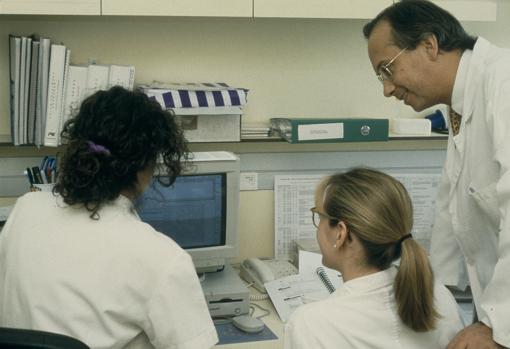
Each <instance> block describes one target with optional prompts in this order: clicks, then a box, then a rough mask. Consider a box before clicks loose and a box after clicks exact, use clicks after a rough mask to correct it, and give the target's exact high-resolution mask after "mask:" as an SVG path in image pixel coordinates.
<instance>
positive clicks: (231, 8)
mask: <svg viewBox="0 0 510 349" xmlns="http://www.w3.org/2000/svg"><path fill="white" fill-rule="evenodd" d="M434 2H435V3H437V4H438V5H439V6H442V7H443V8H445V9H447V10H448V11H450V12H451V13H452V14H454V15H455V16H456V17H457V18H458V19H460V20H461V21H486V22H493V21H496V19H497V0H436V1H434ZM392 3H393V0H356V1H353V0H316V1H310V0H144V1H140V0H0V15H1V14H6V15H7V14H11V15H95V16H100V15H103V16H177V17H190V16H191V17H249V18H317V19H320V18H330V19H369V18H373V17H374V16H375V15H376V14H377V13H379V11H381V10H382V9H384V8H385V7H387V6H389V5H391V4H392Z"/></svg>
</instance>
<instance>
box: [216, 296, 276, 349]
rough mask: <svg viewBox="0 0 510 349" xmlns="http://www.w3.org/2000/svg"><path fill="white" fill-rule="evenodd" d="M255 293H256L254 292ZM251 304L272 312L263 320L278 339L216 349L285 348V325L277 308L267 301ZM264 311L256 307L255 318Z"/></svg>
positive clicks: (224, 345)
mask: <svg viewBox="0 0 510 349" xmlns="http://www.w3.org/2000/svg"><path fill="white" fill-rule="evenodd" d="M250 292H254V291H253V289H250ZM254 293H255V292H254ZM250 303H256V304H258V305H260V306H261V307H263V308H265V309H267V310H269V311H270V313H269V315H267V316H265V317H263V318H262V319H261V320H262V321H264V323H265V324H266V326H267V327H269V329H270V330H271V331H273V333H274V334H275V335H276V336H277V337H278V339H275V340H269V341H258V342H245V343H236V344H223V345H216V346H214V348H222V349H281V348H283V328H284V323H283V322H281V321H280V318H279V317H278V314H277V313H276V310H275V308H274V307H273V303H271V300H269V299H266V300H263V301H251V302H250ZM262 314H263V311H262V310H260V309H259V308H257V307H255V313H254V315H255V316H259V315H262Z"/></svg>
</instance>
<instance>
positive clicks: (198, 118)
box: [139, 83, 248, 142]
mask: <svg viewBox="0 0 510 349" xmlns="http://www.w3.org/2000/svg"><path fill="white" fill-rule="evenodd" d="M139 89H140V90H141V91H142V92H144V93H145V94H146V95H148V96H149V97H150V98H153V99H155V100H156V101H157V102H158V103H159V104H160V105H161V106H162V107H163V108H165V109H171V110H173V111H174V113H175V115H177V116H178V119H179V120H180V121H181V124H182V126H183V129H184V134H185V136H186V138H187V139H188V141H189V142H238V141H240V140H241V115H242V114H243V107H244V106H245V105H246V102H247V93H248V90H247V89H244V88H233V87H230V86H228V85H227V84H225V83H186V84H152V85H141V86H139Z"/></svg>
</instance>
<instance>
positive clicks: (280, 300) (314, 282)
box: [264, 251, 342, 322]
mask: <svg viewBox="0 0 510 349" xmlns="http://www.w3.org/2000/svg"><path fill="white" fill-rule="evenodd" d="M299 261H300V264H299V274H298V275H291V276H287V277H284V278H281V279H277V280H274V281H271V282H268V283H266V284H264V286H265V287H266V290H267V293H268V295H269V298H271V301H272V302H273V305H274V307H275V309H276V311H277V312H278V316H280V319H281V320H282V321H283V322H286V321H287V320H288V319H289V317H290V315H291V314H292V313H293V312H294V310H296V309H297V308H298V307H299V306H301V305H303V304H306V303H310V302H315V301H319V300H321V299H324V298H327V297H329V295H330V293H331V292H333V291H334V290H336V289H337V288H338V287H340V285H341V284H342V278H341V276H340V273H339V272H338V271H336V270H333V269H329V268H327V267H325V266H324V265H322V255H320V254H318V253H313V252H306V251H300V253H299ZM318 268H320V270H321V271H325V273H326V275H321V274H320V272H318Z"/></svg>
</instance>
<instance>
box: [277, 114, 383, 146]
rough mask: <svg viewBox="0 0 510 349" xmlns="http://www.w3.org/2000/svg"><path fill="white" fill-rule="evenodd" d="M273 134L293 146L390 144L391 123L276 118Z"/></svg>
mask: <svg viewBox="0 0 510 349" xmlns="http://www.w3.org/2000/svg"><path fill="white" fill-rule="evenodd" d="M270 121H271V130H272V132H273V133H277V134H279V135H280V136H281V137H282V138H283V139H285V140H286V141H287V142H289V143H336V142H375V141H387V140H388V125H389V121H388V119H356V118H345V119H337V118H314V119H311V118H272V119H271V120H270Z"/></svg>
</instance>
